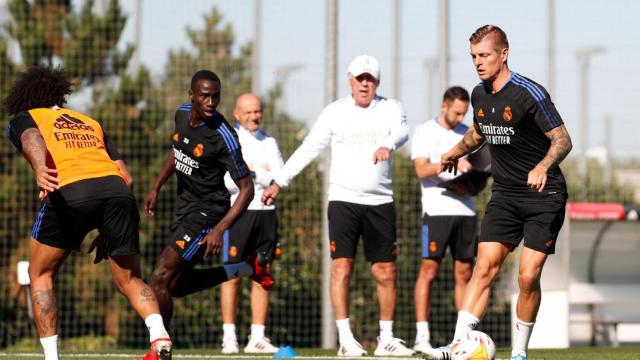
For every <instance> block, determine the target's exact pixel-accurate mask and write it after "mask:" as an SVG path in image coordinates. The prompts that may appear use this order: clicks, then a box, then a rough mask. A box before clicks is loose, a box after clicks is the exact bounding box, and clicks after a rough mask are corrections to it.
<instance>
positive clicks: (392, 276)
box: [371, 262, 396, 284]
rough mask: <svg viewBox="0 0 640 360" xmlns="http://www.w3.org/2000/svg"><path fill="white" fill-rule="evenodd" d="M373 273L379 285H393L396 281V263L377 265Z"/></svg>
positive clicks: (372, 266) (372, 270)
mask: <svg viewBox="0 0 640 360" xmlns="http://www.w3.org/2000/svg"><path fill="white" fill-rule="evenodd" d="M371 272H372V273H373V277H374V278H375V279H376V282H378V283H379V284H393V283H395V281H396V264H395V263H394V262H384V263H375V264H373V265H371Z"/></svg>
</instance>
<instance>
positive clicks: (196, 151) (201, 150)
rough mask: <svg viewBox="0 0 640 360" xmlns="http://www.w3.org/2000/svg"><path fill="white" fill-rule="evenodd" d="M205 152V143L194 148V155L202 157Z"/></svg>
mask: <svg viewBox="0 0 640 360" xmlns="http://www.w3.org/2000/svg"><path fill="white" fill-rule="evenodd" d="M203 153H204V145H202V144H198V145H196V147H195V148H193V156H195V157H200V156H202V154H203Z"/></svg>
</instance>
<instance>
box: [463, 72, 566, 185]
mask: <svg viewBox="0 0 640 360" xmlns="http://www.w3.org/2000/svg"><path fill="white" fill-rule="evenodd" d="M471 104H472V106H473V121H474V122H475V123H476V125H477V127H478V128H479V130H480V132H481V133H482V134H484V136H485V138H486V141H487V143H488V144H489V150H490V151H491V172H492V175H493V178H494V184H493V189H494V190H500V191H509V192H514V193H524V194H538V192H537V190H533V189H530V188H529V187H528V186H527V178H528V175H529V172H530V171H531V170H533V168H534V167H535V166H536V165H537V164H538V163H540V161H542V159H543V158H544V157H545V156H546V155H547V152H548V150H549V147H550V146H551V140H549V138H547V136H546V135H545V133H546V132H547V131H549V130H552V129H554V128H556V127H558V126H560V125H562V124H563V122H562V118H561V117H560V115H559V114H558V111H557V110H556V108H555V106H554V105H553V102H551V99H550V97H549V94H548V93H547V91H546V90H545V89H544V88H543V87H542V86H540V85H539V84H537V83H535V82H534V81H532V80H530V79H528V78H526V77H524V76H522V75H519V74H517V73H515V72H512V73H511V77H510V78H509V80H508V81H507V83H506V84H505V85H504V86H503V87H502V89H500V91H498V92H496V93H495V94H492V93H491V88H490V87H489V86H488V85H487V84H485V83H484V82H481V83H480V84H478V85H477V86H476V87H475V88H474V89H473V92H472V94H471ZM566 191H567V188H566V184H565V180H564V176H563V175H562V171H560V167H558V166H556V167H553V168H551V169H549V171H548V172H547V184H546V186H545V189H544V191H543V194H544V193H554V192H558V193H566Z"/></svg>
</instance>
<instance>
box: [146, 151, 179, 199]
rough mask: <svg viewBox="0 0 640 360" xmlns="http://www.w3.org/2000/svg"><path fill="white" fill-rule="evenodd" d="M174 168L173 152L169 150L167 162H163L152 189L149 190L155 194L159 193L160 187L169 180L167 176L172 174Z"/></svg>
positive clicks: (174, 157) (174, 158)
mask: <svg viewBox="0 0 640 360" xmlns="http://www.w3.org/2000/svg"><path fill="white" fill-rule="evenodd" d="M175 168H176V156H175V154H174V152H173V149H169V153H168V154H167V160H166V161H165V162H164V166H163V167H162V170H160V174H158V177H157V178H156V181H155V182H154V183H153V187H152V188H151V190H152V191H156V192H157V191H160V188H161V187H162V185H164V183H165V182H167V179H168V178H169V176H171V174H173V171H174V170H175Z"/></svg>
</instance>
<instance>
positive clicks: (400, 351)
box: [373, 337, 415, 356]
mask: <svg viewBox="0 0 640 360" xmlns="http://www.w3.org/2000/svg"><path fill="white" fill-rule="evenodd" d="M404 344H405V342H404V340H401V339H398V338H391V339H384V340H380V337H378V347H376V351H374V352H373V355H375V356H411V355H413V354H414V353H415V351H413V350H411V349H409V348H408V347H406V346H405V345H404Z"/></svg>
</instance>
